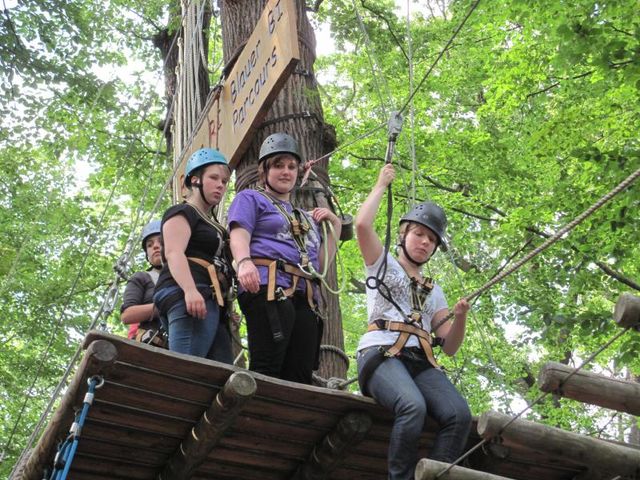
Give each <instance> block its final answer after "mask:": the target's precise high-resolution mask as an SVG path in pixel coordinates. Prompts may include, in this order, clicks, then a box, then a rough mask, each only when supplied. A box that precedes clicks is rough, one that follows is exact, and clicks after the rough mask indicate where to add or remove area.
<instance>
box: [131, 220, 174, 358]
mask: <svg viewBox="0 0 640 480" xmlns="http://www.w3.org/2000/svg"><path fill="white" fill-rule="evenodd" d="M160 233H161V232H160V220H152V221H151V222H149V223H148V224H146V225H145V226H144V228H143V229H142V250H143V251H144V253H145V255H146V257H147V261H148V262H149V263H150V264H151V267H149V269H147V270H146V271H144V272H136V273H134V274H133V275H132V276H131V278H129V280H128V282H127V286H126V287H125V289H124V296H123V297H124V298H123V301H122V307H121V308H120V319H121V320H122V322H123V323H124V324H126V325H129V333H128V335H127V336H128V338H130V339H132V340H137V341H139V342H144V343H149V344H151V345H155V346H157V347H166V338H165V335H164V332H163V331H162V330H161V328H160V316H159V315H158V311H157V309H156V308H155V306H154V305H153V292H154V290H155V288H156V282H157V280H158V276H159V275H160V270H161V269H162V236H161V234H160Z"/></svg>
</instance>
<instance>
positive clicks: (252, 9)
mask: <svg viewBox="0 0 640 480" xmlns="http://www.w3.org/2000/svg"><path fill="white" fill-rule="evenodd" d="M218 4H219V6H220V11H221V19H222V39H223V42H222V43H223V52H224V61H225V62H226V63H229V62H230V60H232V59H233V58H234V56H235V55H236V54H237V52H238V51H239V50H240V49H242V47H243V46H244V43H245V42H246V40H247V39H248V38H249V36H250V35H251V32H252V31H253V29H254V27H255V25H256V23H257V21H258V18H259V17H260V15H261V14H262V11H263V8H264V6H265V4H266V0H218ZM295 4H296V10H297V12H296V15H297V27H298V38H297V39H295V38H292V39H291V41H297V42H299V50H300V63H299V64H298V67H297V68H296V71H295V72H294V73H293V74H292V75H291V76H290V78H289V79H288V80H287V82H286V83H285V84H284V87H283V89H282V91H281V92H280V93H279V94H278V96H277V97H276V99H275V101H274V102H273V105H272V106H271V108H270V110H269V112H268V113H267V115H266V117H265V120H264V122H263V123H262V124H261V125H259V126H258V129H257V131H256V134H255V136H254V138H253V140H252V142H251V143H250V145H249V147H248V149H247V151H246V152H245V154H244V155H243V156H242V158H241V159H240V161H239V162H238V165H237V169H236V190H237V191H240V190H243V189H245V188H250V187H253V186H255V184H256V181H257V172H256V168H257V161H258V152H259V150H260V144H261V143H262V141H263V140H264V139H265V138H266V137H267V136H268V135H270V134H272V133H275V132H286V133H288V134H290V135H292V136H293V137H294V138H296V139H297V140H298V142H299V143H300V148H301V150H302V154H303V157H304V158H305V159H307V160H313V159H316V158H319V157H321V156H322V155H324V154H325V153H327V152H329V151H331V150H333V149H334V146H335V132H334V130H333V128H332V127H331V126H330V125H328V124H325V123H324V120H323V113H322V105H321V104H320V97H319V93H318V85H317V82H316V78H315V75H314V73H313V63H314V61H315V45H316V41H315V35H314V33H313V29H312V28H311V25H310V23H309V19H308V18H307V15H306V12H305V2H300V1H296V2H295ZM327 164H328V161H327V160H326V159H325V160H323V161H322V162H319V163H318V164H316V166H315V167H314V172H315V173H316V174H317V175H318V177H320V179H322V181H323V182H325V183H326V184H328V183H329V175H328V173H327ZM321 187H322V186H321V184H320V183H319V182H317V181H310V182H309V183H308V184H307V186H306V187H305V188H302V189H301V190H299V191H297V193H295V194H294V198H293V201H294V202H295V203H296V204H298V205H300V206H302V207H303V208H305V209H311V208H313V207H316V206H328V202H327V198H326V196H325V194H324V192H323V191H322V188H321ZM328 281H329V284H330V285H332V287H333V288H335V286H336V272H335V266H334V267H333V268H331V269H330V271H329V278H328ZM323 298H324V299H325V300H326V302H325V305H324V311H325V312H326V315H327V318H326V319H325V327H324V335H323V340H322V343H323V344H327V345H332V346H335V347H338V348H339V349H340V350H343V349H344V338H343V334H342V317H341V314H340V305H339V301H338V298H337V296H336V295H333V294H330V293H328V292H326V291H323ZM346 366H347V365H346V362H345V361H344V360H343V359H341V358H340V356H339V355H338V354H336V353H334V352H331V351H328V353H325V354H323V356H322V357H321V365H320V371H319V372H318V373H319V375H320V376H322V377H324V378H329V377H343V378H344V376H345V375H346V370H347V368H346Z"/></svg>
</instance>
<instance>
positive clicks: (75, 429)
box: [49, 375, 104, 480]
mask: <svg viewBox="0 0 640 480" xmlns="http://www.w3.org/2000/svg"><path fill="white" fill-rule="evenodd" d="M87 385H89V388H88V391H87V393H86V394H85V396H84V400H83V402H82V410H81V411H80V413H79V414H78V415H77V416H76V420H75V421H74V422H73V424H72V425H71V428H70V429H69V435H68V436H67V438H66V440H65V441H64V442H63V443H62V444H61V445H60V446H59V448H58V452H57V453H56V456H55V458H54V460H53V472H52V473H51V476H50V477H49V480H65V479H66V478H67V475H68V474H69V469H70V468H71V463H72V462H73V457H74V455H75V453H76V449H77V448H78V442H79V440H80V436H81V435H82V427H83V426H84V422H85V420H86V418H87V414H88V413H89V408H91V405H92V404H93V398H94V395H95V391H96V390H98V389H100V388H102V386H103V385H104V378H102V377H101V376H99V375H95V376H93V377H91V378H89V379H88V380H87Z"/></svg>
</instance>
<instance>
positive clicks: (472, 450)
mask: <svg viewBox="0 0 640 480" xmlns="http://www.w3.org/2000/svg"><path fill="white" fill-rule="evenodd" d="M631 328H632V327H626V328H625V329H624V330H622V331H621V332H620V333H618V334H616V335H614V336H613V337H612V338H611V339H610V340H609V341H608V342H607V343H605V344H604V345H602V346H601V347H600V348H599V349H598V350H596V351H595V352H593V353H592V354H591V355H589V357H588V358H587V359H586V360H584V361H583V362H582V363H581V364H580V365H579V366H577V367H576V368H574V369H573V370H572V371H571V372H569V374H568V375H567V376H566V377H565V378H564V379H563V380H562V381H561V382H560V386H559V387H558V388H559V389H561V388H562V386H563V385H564V384H565V383H566V382H567V381H568V380H569V379H570V378H571V377H573V376H574V375H575V374H576V373H578V372H579V371H580V370H582V368H584V367H585V366H586V365H588V364H589V363H591V362H592V361H593V360H594V359H595V358H596V357H597V356H598V355H599V354H600V353H602V352H603V351H605V350H606V349H607V348H609V346H611V345H612V344H613V342H615V341H616V340H618V339H619V338H620V337H622V336H623V335H624V334H625V333H627V332H628V331H629V330H630V329H631ZM551 393H553V392H544V393H542V394H540V395H539V396H538V397H537V398H536V399H535V400H533V401H532V402H531V403H530V404H528V405H527V406H526V407H525V408H523V409H522V410H521V411H520V412H519V413H518V414H517V415H515V416H514V417H512V418H511V419H510V420H509V421H508V422H507V423H506V424H505V425H504V426H503V427H502V428H501V429H500V431H499V432H498V433H497V435H496V436H500V434H501V433H502V432H504V431H505V430H506V429H507V428H509V426H511V425H512V424H513V423H514V422H515V421H516V420H517V419H518V418H520V417H521V416H522V415H524V414H525V413H526V412H527V411H529V410H531V409H532V408H533V407H534V406H536V405H537V404H539V403H540V402H541V401H542V400H544V399H545V398H546V397H547V396H548V395H550V394H551ZM488 441H489V440H487V439H486V438H485V439H482V440H481V441H479V442H478V443H477V444H476V445H474V446H473V447H471V448H470V449H469V450H467V451H466V452H465V453H464V454H462V455H461V456H460V457H458V458H457V459H456V460H454V461H453V462H451V464H450V465H449V466H447V468H445V469H443V470H442V471H441V472H439V473H438V474H437V475H436V476H435V478H440V477H442V476H443V475H445V474H446V473H447V472H449V471H450V470H451V469H452V468H453V467H454V466H456V465H458V464H459V463H460V462H462V461H463V460H464V459H465V458H467V457H469V455H471V454H472V453H473V452H475V451H476V450H477V449H478V448H480V447H481V446H482V445H484V444H486V443H487V442H488Z"/></svg>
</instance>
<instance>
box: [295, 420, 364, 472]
mask: <svg viewBox="0 0 640 480" xmlns="http://www.w3.org/2000/svg"><path fill="white" fill-rule="evenodd" d="M372 423H373V421H372V420H371V417H370V416H369V414H367V413H364V412H350V413H348V414H346V415H345V416H344V417H342V418H341V419H340V421H339V422H338V424H337V425H336V428H335V429H334V430H332V431H331V432H329V433H328V434H327V435H326V436H325V437H324V438H323V439H322V441H321V442H320V443H319V444H318V445H316V447H315V448H314V449H313V452H311V456H310V457H309V460H308V461H307V463H305V464H304V465H302V466H301V467H300V468H299V469H298V471H297V472H296V473H295V475H294V476H293V477H292V478H293V479H294V480H324V479H328V478H331V477H330V476H331V472H333V471H334V470H335V468H336V467H338V466H339V465H340V464H341V463H342V461H343V460H344V458H345V455H346V453H347V452H348V451H350V450H351V449H353V448H354V447H355V446H356V445H357V444H359V443H360V442H361V441H362V440H363V439H364V438H365V436H366V434H367V433H368V432H369V430H370V429H371V425H372Z"/></svg>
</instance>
